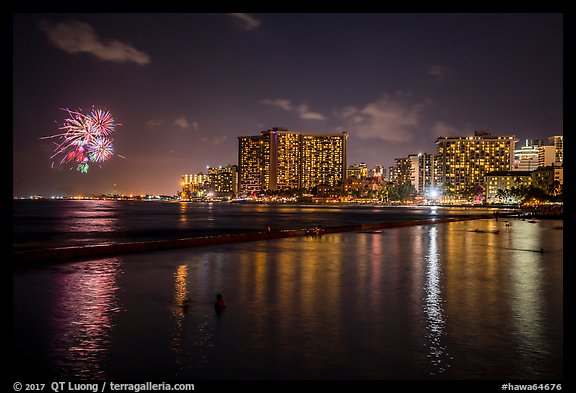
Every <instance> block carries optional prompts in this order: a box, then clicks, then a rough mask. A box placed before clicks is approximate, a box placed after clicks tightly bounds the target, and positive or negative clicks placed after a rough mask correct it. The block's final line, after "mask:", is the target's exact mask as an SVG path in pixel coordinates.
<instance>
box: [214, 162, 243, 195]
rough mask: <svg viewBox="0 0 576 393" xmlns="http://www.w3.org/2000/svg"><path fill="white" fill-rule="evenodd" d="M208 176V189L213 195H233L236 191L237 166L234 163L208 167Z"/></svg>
mask: <svg viewBox="0 0 576 393" xmlns="http://www.w3.org/2000/svg"><path fill="white" fill-rule="evenodd" d="M208 176H209V180H208V189H209V190H210V191H211V192H213V193H214V194H215V195H217V196H234V195H235V194H236V193H237V192H238V167H237V166H236V165H226V166H225V167H218V168H209V169H208Z"/></svg>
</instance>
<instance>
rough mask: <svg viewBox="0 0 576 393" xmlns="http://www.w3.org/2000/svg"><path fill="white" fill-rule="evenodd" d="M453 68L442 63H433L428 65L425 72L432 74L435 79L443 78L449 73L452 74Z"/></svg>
mask: <svg viewBox="0 0 576 393" xmlns="http://www.w3.org/2000/svg"><path fill="white" fill-rule="evenodd" d="M452 72H453V70H452V69H451V68H448V67H446V66H443V65H439V64H434V65H431V66H430V67H428V71H427V74H428V75H430V76H433V77H434V78H436V79H437V80H444V79H446V78H447V77H448V76H449V75H450V74H452Z"/></svg>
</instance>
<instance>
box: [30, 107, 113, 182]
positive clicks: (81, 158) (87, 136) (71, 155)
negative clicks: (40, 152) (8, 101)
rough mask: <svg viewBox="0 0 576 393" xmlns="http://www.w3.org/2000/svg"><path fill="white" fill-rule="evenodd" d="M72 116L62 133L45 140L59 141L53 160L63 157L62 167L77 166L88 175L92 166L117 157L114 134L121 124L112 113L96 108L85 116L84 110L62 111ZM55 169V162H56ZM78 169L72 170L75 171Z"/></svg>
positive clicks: (65, 121) (63, 127) (69, 116)
mask: <svg viewBox="0 0 576 393" xmlns="http://www.w3.org/2000/svg"><path fill="white" fill-rule="evenodd" d="M61 109H62V110H63V111H65V112H67V113H68V117H67V118H66V119H65V120H64V123H63V125H62V127H59V128H58V129H59V130H60V132H59V133H57V134H54V135H50V136H46V137H43V138H41V139H58V140H59V142H54V144H55V145H56V148H55V149H54V154H52V156H51V157H50V159H54V158H56V157H61V159H60V164H61V165H62V164H68V163H77V165H76V170H77V171H78V172H80V173H87V172H88V169H89V168H90V162H96V163H102V162H104V161H106V160H109V159H110V158H111V157H112V155H113V154H114V145H113V143H112V137H111V134H112V133H113V132H114V130H115V127H116V126H117V125H121V124H118V123H116V122H115V121H114V118H113V117H112V115H111V114H110V112H108V111H105V110H102V109H95V108H92V110H91V111H90V113H88V114H87V115H85V114H84V113H82V112H81V111H80V110H78V111H72V110H70V109H68V108H61ZM52 167H54V161H52ZM73 167H74V166H71V167H70V169H72V168H73Z"/></svg>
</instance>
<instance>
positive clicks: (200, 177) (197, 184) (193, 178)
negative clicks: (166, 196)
mask: <svg viewBox="0 0 576 393" xmlns="http://www.w3.org/2000/svg"><path fill="white" fill-rule="evenodd" d="M208 179H209V176H208V175H207V174H204V173H196V174H184V175H182V196H183V197H184V198H185V199H189V198H191V197H193V196H196V195H197V194H198V192H199V191H200V190H201V189H202V187H203V186H204V184H205V183H207V182H208Z"/></svg>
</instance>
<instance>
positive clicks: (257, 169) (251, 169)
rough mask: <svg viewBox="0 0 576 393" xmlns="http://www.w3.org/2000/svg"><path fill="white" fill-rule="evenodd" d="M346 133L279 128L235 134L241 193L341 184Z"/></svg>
mask: <svg viewBox="0 0 576 393" xmlns="http://www.w3.org/2000/svg"><path fill="white" fill-rule="evenodd" d="M346 143H347V134H346V133H345V132H343V133H334V134H303V133H299V132H295V131H288V130H287V129H283V128H273V129H271V130H267V131H262V132H261V133H260V135H253V136H241V137H239V138H238V172H239V183H240V190H239V191H240V192H241V193H252V192H261V191H266V190H272V191H275V190H287V189H294V188H306V189H310V188H313V187H315V186H318V185H327V186H338V185H342V184H343V182H344V178H345V177H346Z"/></svg>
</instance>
